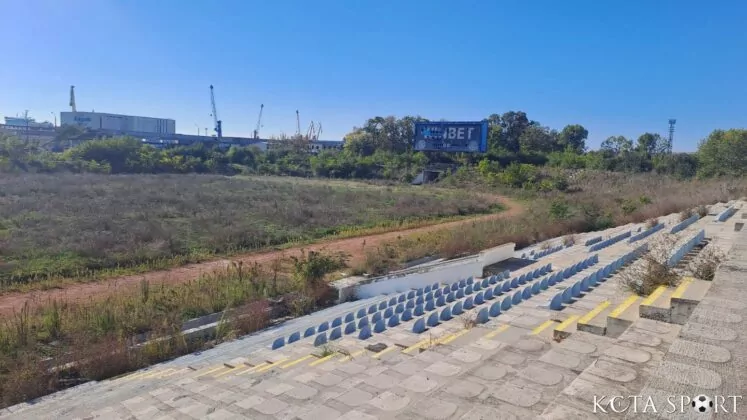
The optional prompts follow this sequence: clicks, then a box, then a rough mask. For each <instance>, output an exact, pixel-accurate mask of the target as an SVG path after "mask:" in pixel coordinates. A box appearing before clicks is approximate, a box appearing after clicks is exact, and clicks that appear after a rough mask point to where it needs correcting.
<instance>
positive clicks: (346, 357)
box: [340, 350, 366, 362]
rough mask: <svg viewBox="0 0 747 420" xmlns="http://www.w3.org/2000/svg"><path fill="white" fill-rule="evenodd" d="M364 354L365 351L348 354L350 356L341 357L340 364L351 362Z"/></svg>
mask: <svg viewBox="0 0 747 420" xmlns="http://www.w3.org/2000/svg"><path fill="white" fill-rule="evenodd" d="M365 352H366V350H358V351H356V352H353V353H350V355H348V356H345V357H343V358H342V360H340V361H341V362H349V361H351V360H353V358H355V357H358V356H360V355H361V354H363V353H365Z"/></svg>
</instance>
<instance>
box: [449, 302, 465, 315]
mask: <svg viewBox="0 0 747 420" xmlns="http://www.w3.org/2000/svg"><path fill="white" fill-rule="evenodd" d="M451 313H452V314H453V315H461V314H463V313H464V309H463V308H462V302H457V303H455V304H454V306H452V307H451Z"/></svg>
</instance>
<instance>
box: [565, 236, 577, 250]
mask: <svg viewBox="0 0 747 420" xmlns="http://www.w3.org/2000/svg"><path fill="white" fill-rule="evenodd" d="M575 244H576V235H566V236H564V237H563V245H564V246H566V247H568V246H573V245H575Z"/></svg>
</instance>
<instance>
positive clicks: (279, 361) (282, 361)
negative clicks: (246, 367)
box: [255, 357, 288, 372]
mask: <svg viewBox="0 0 747 420" xmlns="http://www.w3.org/2000/svg"><path fill="white" fill-rule="evenodd" d="M287 360H288V357H286V358H284V359H280V360H278V361H277V362H273V363H269V364H267V366H262V367H261V368H259V369H257V370H256V371H255V372H264V371H266V370H269V369H272V368H274V367H275V366H277V365H280V364H283V363H285V362H286V361H287Z"/></svg>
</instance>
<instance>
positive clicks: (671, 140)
mask: <svg viewBox="0 0 747 420" xmlns="http://www.w3.org/2000/svg"><path fill="white" fill-rule="evenodd" d="M676 123H677V120H676V119H674V118H670V119H669V144H668V145H667V146H668V149H669V150H667V152H669V153H672V145H673V144H674V125H675V124H676Z"/></svg>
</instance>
